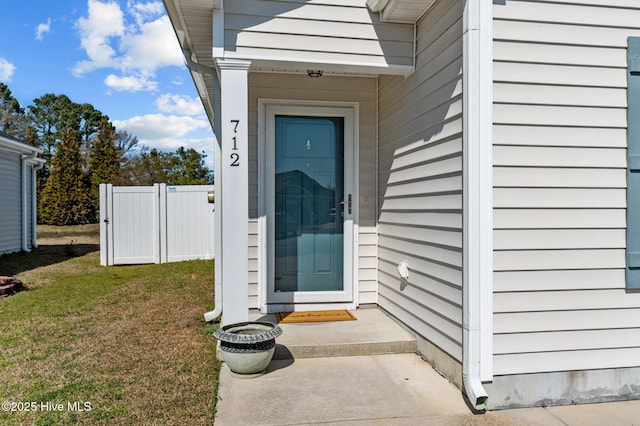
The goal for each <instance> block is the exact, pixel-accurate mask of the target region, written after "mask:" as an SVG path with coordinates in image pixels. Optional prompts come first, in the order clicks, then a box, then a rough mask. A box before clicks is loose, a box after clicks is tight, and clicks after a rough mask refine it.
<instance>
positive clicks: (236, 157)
mask: <svg viewBox="0 0 640 426" xmlns="http://www.w3.org/2000/svg"><path fill="white" fill-rule="evenodd" d="M230 121H231V123H233V124H235V126H233V134H234V136H233V150H234V151H237V150H238V141H237V136H235V135H236V134H237V133H238V124H240V120H230ZM230 157H231V167H238V166H239V165H240V154H238V153H237V152H234V153H232V154H231V156H230Z"/></svg>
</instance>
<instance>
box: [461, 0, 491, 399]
mask: <svg viewBox="0 0 640 426" xmlns="http://www.w3.org/2000/svg"><path fill="white" fill-rule="evenodd" d="M491 25H492V2H491V1H490V0H480V1H478V0H465V2H464V27H463V45H464V48H463V265H464V268H463V285H462V294H463V297H462V305H463V314H462V316H463V318H462V322H463V330H462V346H463V354H462V376H463V383H464V392H465V393H466V395H467V397H468V399H469V401H470V403H471V405H472V406H473V407H474V408H475V409H476V410H485V409H486V407H487V400H488V397H489V395H488V394H487V391H486V390H485V389H484V386H483V384H482V382H483V380H484V381H489V380H491V379H492V374H493V372H492V355H493V347H492V343H491V340H492V338H493V336H492V333H493V330H492V315H493V306H492V294H493V283H492V275H493V253H492V250H493V228H492V227H493V217H492V214H493V213H492V212H493V210H492V209H493V198H492V190H493V188H492V186H493V182H492V161H493V160H492V156H491V150H492V134H491V132H492V122H493V119H492V115H491V111H492V107H493V101H492V84H493V82H492V80H493V77H492V72H491V67H492V61H493V55H492V29H491Z"/></svg>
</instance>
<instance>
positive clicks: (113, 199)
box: [100, 183, 214, 266]
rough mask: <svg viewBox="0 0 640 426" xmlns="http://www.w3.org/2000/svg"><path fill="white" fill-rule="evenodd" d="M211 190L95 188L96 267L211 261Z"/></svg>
mask: <svg viewBox="0 0 640 426" xmlns="http://www.w3.org/2000/svg"><path fill="white" fill-rule="evenodd" d="M210 193H211V194H213V185H184V186H170V185H166V184H164V183H160V184H154V185H153V186H113V185H111V184H101V185H100V264H101V265H105V266H106V265H128V264H139V263H165V262H178V261H181V260H191V259H213V208H214V205H213V204H212V201H213V200H212V199H211V200H210V198H209V194H210Z"/></svg>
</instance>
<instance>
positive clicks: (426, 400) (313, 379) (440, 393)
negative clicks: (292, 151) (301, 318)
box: [215, 309, 640, 426]
mask: <svg viewBox="0 0 640 426" xmlns="http://www.w3.org/2000/svg"><path fill="white" fill-rule="evenodd" d="M356 315H357V316H358V320H359V321H360V322H358V323H357V322H348V323H347V322H345V323H325V324H281V327H283V329H284V334H283V335H282V336H281V337H279V338H278V339H277V342H278V344H279V345H282V346H281V347H280V348H279V349H280V354H281V356H280V357H279V358H281V359H274V360H273V361H272V362H271V364H270V365H269V368H268V369H267V372H266V374H265V375H263V376H261V377H258V378H254V379H239V378H237V377H234V376H232V375H231V373H230V371H229V369H228V368H227V367H226V365H224V364H223V367H222V370H221V372H220V387H219V391H218V402H217V413H216V419H215V424H216V425H217V426H225V425H233V426H239V425H310V424H318V425H319V424H322V425H331V424H340V425H345V424H347V425H509V426H511V425H545V426H549V425H550V426H553V425H581V426H582V425H598V426H600V425H622V426H624V425H637V426H640V401H632V402H617V403H606V404H590V405H579V406H578V405H574V406H565V407H549V408H526V409H514V410H502V411H491V412H487V413H484V414H473V413H472V412H471V410H470V409H469V408H468V407H467V405H466V404H465V400H464V397H463V395H462V393H461V392H460V390H459V389H457V388H456V387H455V386H453V385H452V384H451V383H449V382H448V381H447V380H446V379H444V378H443V377H442V376H440V375H439V374H438V373H437V372H436V371H435V370H433V368H431V366H430V365H429V364H428V363H426V362H424V361H423V360H422V359H421V358H420V357H418V356H417V355H416V354H414V353H407V352H406V351H405V350H406V348H407V343H406V342H403V343H401V344H397V341H398V339H397V336H398V335H399V336H401V338H400V341H404V338H405V337H406V336H405V335H403V334H402V333H405V332H404V330H402V329H399V328H398V329H396V327H398V326H397V324H395V322H393V321H392V320H390V319H389V318H388V317H386V316H385V315H384V314H383V313H382V312H381V311H379V310H377V309H373V310H366V311H365V310H362V311H358V312H357V313H356ZM254 319H255V318H254ZM260 319H272V318H260ZM356 323H357V324H356ZM369 327H374V328H377V329H379V330H385V331H383V332H382V335H385V333H389V336H391V335H393V336H395V337H394V338H393V339H392V340H393V341H395V342H396V346H395V348H396V349H398V348H401V349H398V352H400V353H387V352H386V351H384V350H383V351H382V353H378V354H361V353H359V352H362V348H363V347H365V346H366V343H364V342H363V341H362V340H367V341H369V342H370V343H371V342H373V343H375V344H374V345H373V346H371V347H372V348H375V350H381V348H382V346H381V337H380V336H379V335H377V334H376V333H374V332H373V331H371V330H373V328H369ZM354 329H355V330H357V331H355V332H354V331H353V330H354ZM327 330H331V331H332V333H328V332H327ZM350 333H355V335H351V336H350ZM287 334H288V337H285V336H287ZM330 334H332V335H333V337H331V336H330ZM363 334H364V335H366V339H359V338H357V336H356V335H360V336H361V337H362V335H363ZM350 339H352V340H355V342H351V343H354V344H353V345H351V347H350V348H349V349H347V352H348V355H349V356H345V355H343V354H342V353H340V351H339V350H338V349H337V348H338V347H339V346H340V345H338V343H337V342H339V341H343V342H344V343H345V344H347V346H349V345H348V344H349V342H350ZM382 340H384V338H382ZM305 342H306V343H305ZM307 344H309V345H314V344H315V345H317V346H320V347H322V346H324V347H325V348H328V350H329V352H330V354H329V355H327V354H325V355H321V354H320V352H319V351H318V350H313V351H311V352H309V350H307V349H305V347H306V345H307ZM287 345H289V346H287ZM354 348H357V349H354ZM354 350H355V353H354ZM287 353H289V354H303V355H302V356H295V355H294V357H288V356H286V354H287ZM305 353H307V354H308V353H312V356H313V357H304V354H305Z"/></svg>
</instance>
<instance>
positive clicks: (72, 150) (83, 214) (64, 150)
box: [39, 127, 95, 225]
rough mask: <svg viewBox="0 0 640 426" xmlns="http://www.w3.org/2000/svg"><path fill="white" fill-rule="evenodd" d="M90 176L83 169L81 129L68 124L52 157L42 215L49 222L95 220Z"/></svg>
mask: <svg viewBox="0 0 640 426" xmlns="http://www.w3.org/2000/svg"><path fill="white" fill-rule="evenodd" d="M89 189H90V188H89V180H88V179H87V177H86V175H85V174H84V173H83V171H82V163H81V157H80V142H79V136H78V132H77V131H75V130H73V129H72V128H68V127H67V128H64V129H63V130H62V131H61V132H60V141H59V142H58V144H57V146H56V150H55V153H54V155H53V158H52V159H51V167H50V169H49V179H47V182H46V183H45V185H44V190H43V193H42V197H41V205H40V207H41V210H40V212H39V218H40V221H41V223H45V224H49V225H77V224H83V223H93V222H94V221H95V208H94V206H93V203H92V202H91V197H90V194H89Z"/></svg>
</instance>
